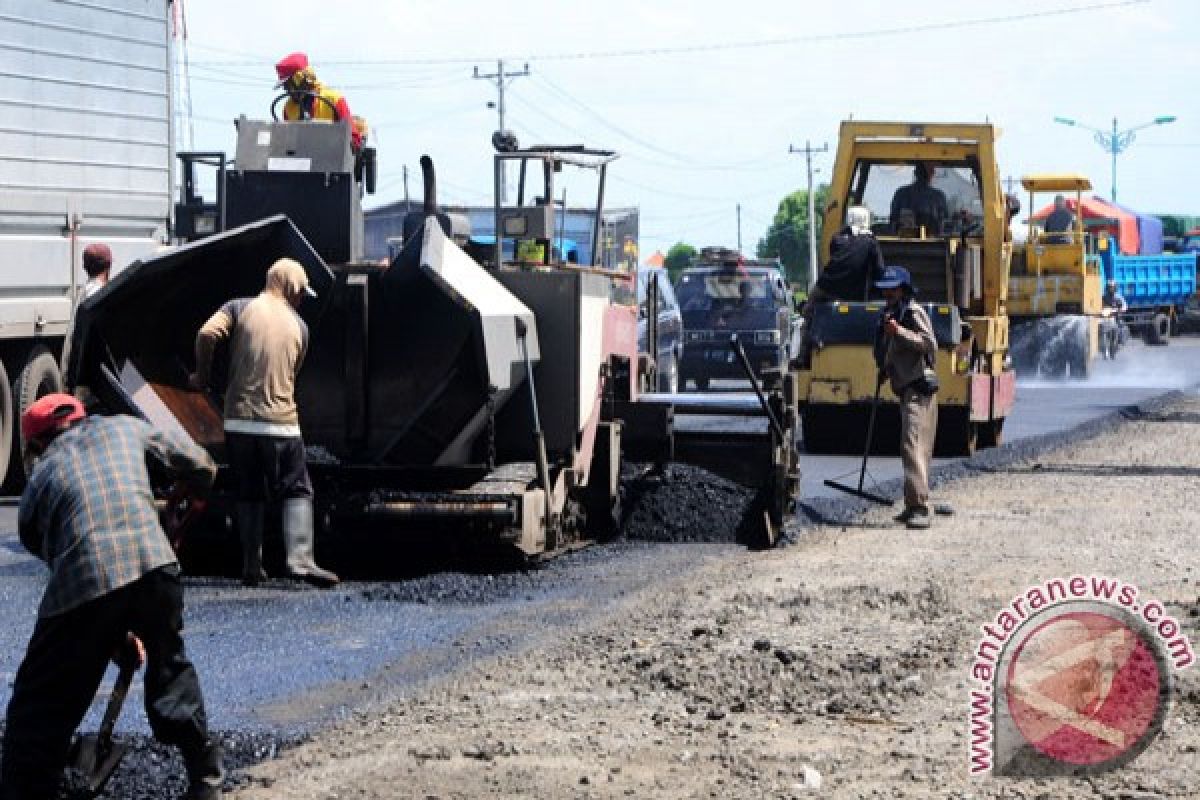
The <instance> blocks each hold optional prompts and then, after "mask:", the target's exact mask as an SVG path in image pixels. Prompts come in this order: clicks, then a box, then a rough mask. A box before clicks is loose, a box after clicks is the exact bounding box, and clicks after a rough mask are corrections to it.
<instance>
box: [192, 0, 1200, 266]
mask: <svg viewBox="0 0 1200 800" xmlns="http://www.w3.org/2000/svg"><path fill="white" fill-rule="evenodd" d="M184 2H185V5H184V10H185V15H186V22H187V37H186V55H187V60H188V63H189V65H190V70H189V72H190V78H191V80H190V94H191V106H192V130H193V131H194V139H193V142H192V144H193V145H194V148H195V149H199V150H208V149H213V150H224V151H226V152H228V153H230V154H232V152H233V150H234V149H235V141H234V130H233V126H232V123H231V121H232V120H233V119H234V118H235V117H237V116H238V115H240V114H246V115H247V116H249V117H258V118H268V116H269V107H270V103H271V100H272V98H273V97H274V96H275V92H274V90H273V88H272V87H273V85H274V82H275V75H274V69H273V65H274V63H275V62H276V61H278V60H279V59H280V58H282V57H283V56H284V55H286V54H287V53H290V52H292V51H296V50H301V51H304V52H306V53H307V54H308V56H309V58H310V60H311V62H312V64H313V66H314V67H315V68H316V71H317V74H318V76H319V77H320V78H321V80H322V81H323V82H325V83H326V84H328V85H330V86H332V87H334V88H337V89H340V90H342V91H343V92H344V93H345V95H346V97H347V99H348V101H349V103H350V106H351V108H352V110H353V112H354V113H355V114H357V115H361V116H365V117H366V118H367V120H368V122H369V123H370V124H371V128H372V134H371V136H372V141H373V143H374V144H375V145H376V147H377V148H378V160H379V186H378V191H377V193H376V194H375V195H374V196H372V197H369V198H367V201H366V203H365V204H366V207H367V208H372V207H375V206H378V205H382V204H385V203H388V202H392V201H395V200H401V199H403V197H404V185H403V183H404V182H403V180H402V177H401V176H402V171H403V166H404V165H408V167H409V170H410V175H411V177H410V182H409V188H410V192H411V193H412V195H413V196H414V197H417V198H419V197H420V178H419V175H420V171H419V168H418V167H417V164H418V160H419V159H420V157H421V155H422V154H428V155H430V156H431V157H432V158H433V160H434V163H435V165H436V168H437V173H438V192H439V197H438V199H439V201H440V202H441V203H442V204H443V205H449V204H490V203H491V201H492V196H491V195H492V190H491V187H492V153H493V151H492V148H491V143H490V139H491V134H492V132H493V131H494V130H495V129H496V126H497V116H496V111H495V110H493V109H489V108H488V107H487V104H488V102H489V101H492V102H494V101H495V100H496V88H495V85H494V84H493V83H491V82H489V81H486V80H480V79H475V78H473V77H472V74H473V70H474V68H475V67H476V66H478V67H479V71H480V72H481V73H489V72H495V71H496V67H497V64H496V62H497V60H498V59H504V60H505V69H506V70H517V71H520V70H522V69H523V68H524V67H525V65H526V64H528V69H529V72H530V74H529V75H528V76H525V77H518V78H513V79H512V80H511V83H510V85H509V86H508V89H507V92H506V99H507V118H506V126H507V127H508V128H509V129H511V130H512V131H514V132H515V133H516V135H517V136H518V138H519V140H520V141H521V143H522V144H523V145H524V144H535V143H539V144H540V143H555V144H587V145H590V146H593V147H601V148H608V149H613V150H616V151H618V152H619V153H620V154H621V156H622V157H621V158H620V159H619V160H618V161H617V162H615V163H614V164H613V165H612V166H611V167H610V169H609V176H610V179H609V186H608V190H607V196H606V206H608V207H617V206H636V207H638V208H639V209H640V211H641V252H642V255H643V257H645V256H648V255H649V254H650V253H653V252H654V251H655V250H656V249H661V250H663V251H666V250H667V248H669V247H670V246H671V245H672V244H674V243H675V242H678V241H684V242H688V243H690V244H693V245H695V246H697V247H700V246H705V245H724V246H729V247H733V246H736V245H737V244H738V216H737V211H736V209H737V206H738V205H739V204H740V205H741V236H742V245H743V248H744V249H746V250H752V249H753V248H754V246H755V244H756V243H757V241H758V239H759V237H761V236H762V235H763V233H764V232H765V230H766V228H767V226H768V225H769V224H770V222H771V219H772V217H773V215H774V213H775V210H776V208H777V206H778V204H779V201H780V199H781V198H782V197H783V196H784V195H786V194H787V193H789V192H792V191H795V190H796V189H799V188H803V187H804V186H805V183H806V176H805V163H804V157H803V156H802V155H796V154H792V153H789V147H791V146H799V147H803V146H804V144H805V143H806V142H811V143H812V144H813V145H814V146H818V147H819V146H821V145H824V144H828V146H829V152H828V153H825V154H820V155H817V156H816V157H815V158H814V165H815V166H816V167H817V169H818V170H820V171H819V172H818V174H817V175H816V180H817V181H818V182H819V181H821V180H822V179H823V178H824V177H825V176H827V174H828V172H829V170H830V168H831V167H832V163H833V151H834V149H835V148H836V146H837V131H838V124H839V122H840V121H841V120H843V119H847V118H849V117H853V118H855V119H864V120H865V119H891V120H903V121H910V120H911V121H925V122H935V121H957V122H981V121H990V122H992V123H994V124H995V125H997V126H998V127H999V128H1000V130H1001V138H1000V140H999V143H998V154H997V155H998V161H999V167H1000V172H1001V174H1003V175H1006V176H1014V177H1017V178H1019V177H1020V176H1021V175H1022V174H1028V173H1034V172H1082V173H1084V174H1086V175H1088V176H1090V177H1091V179H1092V182H1093V184H1094V186H1095V188H1096V191H1097V193H1100V194H1103V195H1105V196H1107V195H1108V194H1109V192H1110V178H1109V172H1110V165H1111V160H1110V159H1111V156H1110V155H1109V154H1108V153H1107V152H1105V151H1104V150H1103V149H1102V148H1101V146H1100V145H1098V144H1097V143H1096V142H1095V141H1094V140H1093V137H1092V134H1091V133H1090V132H1088V131H1086V130H1083V129H1080V128H1072V127H1068V126H1065V125H1061V124H1056V123H1055V122H1054V117H1055V116H1062V117H1068V118H1073V119H1076V120H1078V121H1079V122H1081V123H1085V124H1087V125H1091V126H1095V127H1099V128H1104V129H1109V128H1111V126H1112V120H1113V118H1114V117H1115V118H1117V120H1118V123H1119V127H1120V129H1122V130H1123V129H1126V128H1130V127H1134V126H1137V125H1139V124H1141V123H1144V122H1148V121H1150V120H1153V119H1154V118H1156V117H1161V116H1165V115H1173V116H1175V117H1176V118H1177V119H1176V121H1175V122H1174V123H1172V124H1169V125H1161V126H1152V127H1149V128H1146V129H1144V130H1140V131H1138V133H1137V135H1136V140H1135V141H1134V143H1133V144H1132V145H1131V146H1130V147H1129V148H1128V150H1127V151H1126V152H1124V153H1123V154H1121V155H1120V156H1119V157H1118V165H1117V170H1118V175H1117V186H1118V200H1119V201H1120V202H1121V203H1122V204H1124V205H1128V206H1131V207H1134V208H1136V209H1139V210H1144V211H1151V212H1170V213H1185V214H1200V195H1198V193H1197V187H1200V166H1197V159H1198V157H1200V114H1197V113H1196V111H1195V108H1196V106H1195V105H1194V103H1195V102H1196V101H1195V94H1194V93H1195V86H1196V81H1197V77H1196V76H1197V75H1200V47H1197V46H1196V36H1197V31H1200V24H1198V23H1200V4H1197V3H1195V2H1191V1H1190V0H1125V1H1124V2H1122V1H1121V0H1007V1H1006V2H1004V3H994V2H988V3H984V2H964V1H963V0H954V1H953V2H947V1H943V0H910V1H909V2H906V3H895V2H891V0H856V2H853V3H824V2H823V3H815V2H796V1H795V0H787V2H758V1H756V0H742V2H738V3H730V2H728V0H720V1H719V2H718V1H716V0H690V1H689V2H654V1H653V0H607V2H603V3H599V2H592V3H575V2H562V1H561V0H527V1H522V0H510V2H505V3H497V2H478V1H477V0H338V2H336V3H334V2H331V1H330V0H320V1H319V2H318V0H288V1H287V2H276V0H256V1H255V2H246V0H240V1H239V2H234V0H202V2H196V1H195V0H184ZM1057 12H1062V13H1057ZM565 186H566V189H567V192H568V203H569V204H570V205H576V204H577V203H584V202H585V200H587V201H590V200H591V198H592V196H593V193H594V181H593V180H591V179H590V178H587V179H586V180H585V179H584V177H583V176H572V177H570V178H568V179H567V181H566V183H565Z"/></svg>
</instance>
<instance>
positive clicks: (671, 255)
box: [663, 242, 696, 283]
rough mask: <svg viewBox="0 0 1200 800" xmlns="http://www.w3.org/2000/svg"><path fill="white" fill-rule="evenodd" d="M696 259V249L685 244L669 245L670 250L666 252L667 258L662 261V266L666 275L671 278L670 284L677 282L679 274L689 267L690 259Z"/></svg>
mask: <svg viewBox="0 0 1200 800" xmlns="http://www.w3.org/2000/svg"><path fill="white" fill-rule="evenodd" d="M695 257H696V248H694V247H692V246H691V245H690V244H688V243H686V242H676V243H675V244H673V245H671V249H670V250H668V251H667V257H666V258H665V259H663V266H664V267H666V269H667V275H669V276H670V277H671V283H675V281H677V280H679V273H681V272H683V271H684V270H685V269H687V268H688V267H690V266H691V264H692V259H693V258H695Z"/></svg>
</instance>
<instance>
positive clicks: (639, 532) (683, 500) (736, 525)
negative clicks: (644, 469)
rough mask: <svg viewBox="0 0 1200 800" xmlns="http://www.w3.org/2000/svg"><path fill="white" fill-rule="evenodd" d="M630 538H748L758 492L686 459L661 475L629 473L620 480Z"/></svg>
mask: <svg viewBox="0 0 1200 800" xmlns="http://www.w3.org/2000/svg"><path fill="white" fill-rule="evenodd" d="M622 502H623V514H624V519H623V522H622V533H623V535H624V536H625V538H627V539H632V540H636V541H645V542H740V541H743V540H744V539H745V538H746V534H747V530H748V527H749V522H750V519H749V517H750V512H751V509H752V507H753V505H754V492H753V491H751V490H750V489H747V488H746V487H744V486H741V485H739V484H737V483H734V482H732V481H728V480H725V479H724V478H720V477H717V476H716V475H713V474H712V473H711V472H707V471H705V470H703V469H700V468H698V467H692V466H688V465H685V464H672V465H670V466H668V467H667V468H666V469H665V470H664V472H663V474H662V475H661V476H647V477H638V476H637V475H635V474H633V473H629V474H627V476H626V477H625V479H624V480H623V481H622Z"/></svg>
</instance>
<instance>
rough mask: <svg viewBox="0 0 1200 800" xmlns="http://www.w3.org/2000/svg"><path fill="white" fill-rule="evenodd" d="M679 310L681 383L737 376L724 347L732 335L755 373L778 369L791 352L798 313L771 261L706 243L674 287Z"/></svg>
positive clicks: (738, 369) (704, 383)
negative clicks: (681, 342)
mask: <svg viewBox="0 0 1200 800" xmlns="http://www.w3.org/2000/svg"><path fill="white" fill-rule="evenodd" d="M676 295H677V296H678V298H679V307H680V311H681V313H682V315H683V329H684V343H683V358H682V360H681V361H680V365H679V366H680V384H681V385H686V383H687V382H688V381H690V382H692V383H694V384H695V385H696V388H698V389H700V390H701V391H704V390H706V389H708V387H709V385H710V384H711V382H712V381H713V380H742V379H744V378H745V372H744V371H743V368H742V366H741V364H740V363H739V362H738V360H737V358H736V357H735V355H734V353H733V351H732V350H731V349H730V347H729V342H730V338H731V336H733V335H737V337H738V339H739V341H741V343H742V346H743V347H744V348H745V350H746V355H747V356H748V357H749V359H750V364H751V366H752V367H753V368H754V370H755V371H756V372H759V373H761V372H762V371H764V370H781V369H785V368H786V367H787V364H788V362H789V361H790V360H791V358H792V357H793V356H794V355H795V339H796V329H797V316H796V311H795V307H794V301H793V298H792V293H791V292H790V291H789V290H788V286H787V282H786V281H785V280H784V279H783V273H782V272H781V271H780V269H779V263H778V262H777V261H772V260H757V259H746V258H745V257H743V256H742V255H741V254H740V253H738V252H737V251H735V250H727V249H725V248H716V247H706V248H704V249H703V250H701V251H700V256H699V258H698V259H697V261H696V262H695V263H694V265H693V266H692V267H689V268H688V269H686V270H684V271H683V274H682V275H680V277H679V283H678V285H677V286H676Z"/></svg>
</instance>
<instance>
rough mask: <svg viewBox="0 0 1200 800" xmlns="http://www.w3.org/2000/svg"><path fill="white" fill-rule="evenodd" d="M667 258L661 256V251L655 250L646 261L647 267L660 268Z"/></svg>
mask: <svg viewBox="0 0 1200 800" xmlns="http://www.w3.org/2000/svg"><path fill="white" fill-rule="evenodd" d="M666 260H667V257H666V256H664V255H663V254H662V250H655V251H654V255H652V256H650V257H649V258H647V259H646V266H647V267H661V266H662V265H663V264H664V263H666Z"/></svg>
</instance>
